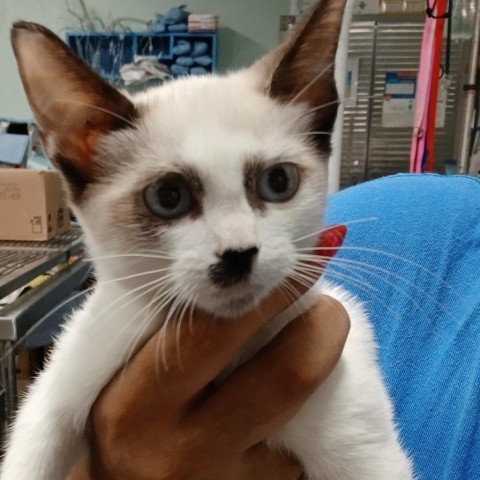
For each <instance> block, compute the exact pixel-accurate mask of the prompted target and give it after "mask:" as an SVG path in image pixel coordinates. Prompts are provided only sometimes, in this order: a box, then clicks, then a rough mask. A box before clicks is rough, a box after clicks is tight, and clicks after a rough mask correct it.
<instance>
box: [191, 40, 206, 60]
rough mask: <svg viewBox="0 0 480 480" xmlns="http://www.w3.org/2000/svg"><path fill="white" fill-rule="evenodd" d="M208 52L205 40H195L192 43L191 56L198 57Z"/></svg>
mask: <svg viewBox="0 0 480 480" xmlns="http://www.w3.org/2000/svg"><path fill="white" fill-rule="evenodd" d="M207 52H208V44H207V42H195V43H194V44H193V51H192V57H199V56H200V55H205V54H206V53H207Z"/></svg>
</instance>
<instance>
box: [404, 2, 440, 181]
mask: <svg viewBox="0 0 480 480" xmlns="http://www.w3.org/2000/svg"><path fill="white" fill-rule="evenodd" d="M436 13H437V8H436V6H435V10H434V15H436ZM434 40H435V19H434V18H431V17H429V16H427V18H426V20H425V29H424V31H423V40H422V53H421V56H420V69H419V72H418V77H417V90H416V100H415V114H414V120H413V138H412V146H411V150H410V172H411V173H421V172H422V159H423V156H424V153H425V146H426V132H427V124H428V105H429V99H430V91H431V86H432V85H431V82H432V66H433V61H434Z"/></svg>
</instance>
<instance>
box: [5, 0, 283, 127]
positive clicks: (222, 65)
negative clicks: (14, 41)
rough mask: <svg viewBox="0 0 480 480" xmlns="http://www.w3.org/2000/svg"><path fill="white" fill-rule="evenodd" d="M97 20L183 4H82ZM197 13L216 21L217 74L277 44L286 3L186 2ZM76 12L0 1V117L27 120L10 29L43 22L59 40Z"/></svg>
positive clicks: (148, 14)
mask: <svg viewBox="0 0 480 480" xmlns="http://www.w3.org/2000/svg"><path fill="white" fill-rule="evenodd" d="M85 2H86V4H87V6H88V7H92V8H93V9H94V10H95V12H96V13H97V14H98V15H99V16H100V17H101V18H105V19H108V18H116V17H124V16H126V17H135V18H140V19H143V20H149V19H151V18H153V17H154V14H155V13H156V12H158V13H164V12H166V11H167V10H168V9H169V8H171V7H173V6H177V5H179V4H181V3H182V0H85ZM185 3H187V5H188V10H189V11H192V12H195V13H216V14H217V15H219V17H220V27H221V28H220V31H219V70H220V71H224V70H228V69H232V68H238V67H241V66H245V65H248V64H249V63H251V62H252V61H253V60H254V59H256V58H258V57H259V56H261V55H262V54H263V53H265V52H266V51H267V50H268V49H270V48H272V47H273V46H274V45H276V44H277V42H278V37H279V35H278V29H279V17H280V15H284V14H288V13H289V9H290V2H289V0H185ZM68 7H70V8H73V9H74V10H76V11H79V5H78V2H77V0H0V118H2V117H10V118H16V119H29V118H31V113H30V109H29V108H28V105H27V102H26V99H25V95H24V93H23V90H22V88H21V86H20V80H19V77H18V74H17V71H16V66H15V62H14V59H13V55H12V52H11V48H10V41H9V30H10V25H11V23H12V22H13V21H15V20H18V19H23V20H31V21H35V22H38V23H42V24H44V25H46V26H47V27H49V28H50V29H52V30H53V31H54V32H55V33H57V34H59V35H60V36H62V37H63V36H64V33H65V28H66V26H67V25H69V24H70V25H72V26H74V25H75V22H74V21H73V20H72V18H73V17H72V16H70V15H69V14H68V13H67V8H68Z"/></svg>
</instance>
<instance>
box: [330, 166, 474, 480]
mask: <svg viewBox="0 0 480 480" xmlns="http://www.w3.org/2000/svg"><path fill="white" fill-rule="evenodd" d="M369 218H370V220H365V221H363V222H359V223H352V224H350V225H349V233H348V234H347V237H346V240H345V244H344V249H343V250H341V251H340V252H339V253H338V255H337V257H335V259H333V260H332V262H331V264H330V266H329V268H328V272H327V273H328V276H329V277H330V278H331V279H332V280H335V281H336V282H337V283H340V284H343V285H344V286H346V288H348V290H350V291H351V292H352V293H354V294H355V295H357V297H359V298H360V299H361V300H362V301H363V302H364V303H365V305H366V308H367V310H368V312H369V314H370V318H371V321H372V323H373V326H374V329H375V333H376V336H377V340H378V343H379V351H378V353H379V359H380V364H381V368H382V371H383V374H384V377H385V380H386V383H387V387H388V389H389V391H390V394H391V396H392V398H393V402H394V406H395V411H396V419H397V422H398V424H399V428H400V432H401V438H402V441H403V443H404V445H405V447H406V449H407V450H408V451H409V452H410V453H411V455H412V458H413V461H414V463H415V468H416V473H417V474H418V477H419V480H478V479H480V181H479V180H478V179H474V178H472V177H464V176H437V175H396V176H393V177H387V178H383V179H379V180H375V181H372V182H368V183H365V184H362V185H358V186H356V187H352V188H350V189H347V190H344V191H342V192H340V193H337V194H335V195H334V196H332V197H331V198H330V200H329V206H328V211H327V223H328V224H333V223H346V224H347V225H348V224H349V222H352V221H355V220H361V219H369ZM347 262H351V263H350V264H347ZM356 262H360V263H356Z"/></svg>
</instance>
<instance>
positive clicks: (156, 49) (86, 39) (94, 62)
mask: <svg viewBox="0 0 480 480" xmlns="http://www.w3.org/2000/svg"><path fill="white" fill-rule="evenodd" d="M180 40H184V41H188V42H191V43H192V45H193V44H194V43H195V42H204V43H205V44H206V45H207V52H206V54H205V55H207V56H209V57H211V59H212V62H211V64H210V65H207V66H204V65H202V66H204V71H206V72H207V73H210V72H215V71H216V69H217V34H215V33H149V32H122V33H119V32H69V33H67V35H66V41H67V44H68V46H69V47H70V48H71V49H72V50H73V51H74V52H75V53H76V54H77V55H78V56H79V57H80V58H82V59H83V60H84V61H85V62H86V63H88V64H89V65H90V66H91V67H92V68H93V69H94V70H95V71H96V72H97V73H98V74H100V75H101V76H102V77H103V78H105V79H106V80H108V81H110V82H112V83H119V82H120V81H121V77H120V68H121V67H122V65H125V64H129V63H132V62H133V60H134V56H135V55H153V56H156V57H158V58H159V60H160V62H162V63H164V64H166V65H167V66H169V67H170V66H171V65H172V64H174V63H175V62H176V60H177V56H175V55H173V53H172V50H173V47H174V46H175V45H177V44H178V42H179V41H180ZM199 66H201V65H197V64H195V65H194V67H193V73H195V72H197V71H198V72H200V71H202V70H201V69H198V68H196V67H199Z"/></svg>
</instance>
